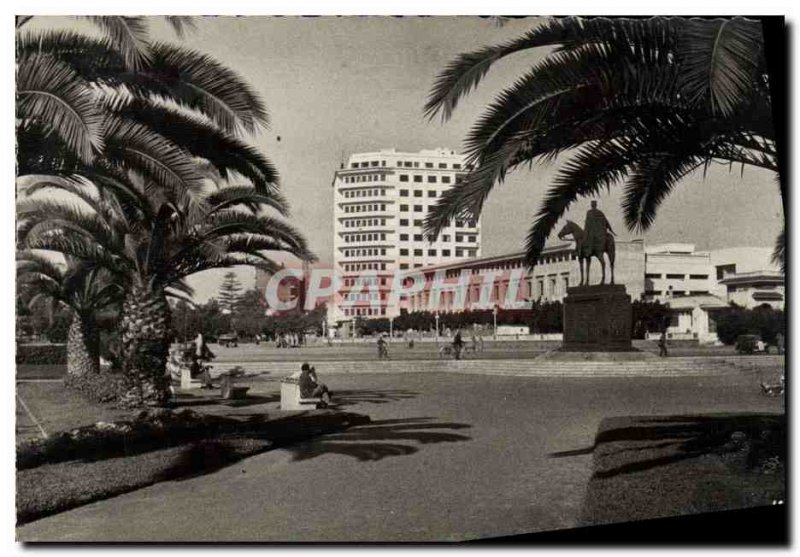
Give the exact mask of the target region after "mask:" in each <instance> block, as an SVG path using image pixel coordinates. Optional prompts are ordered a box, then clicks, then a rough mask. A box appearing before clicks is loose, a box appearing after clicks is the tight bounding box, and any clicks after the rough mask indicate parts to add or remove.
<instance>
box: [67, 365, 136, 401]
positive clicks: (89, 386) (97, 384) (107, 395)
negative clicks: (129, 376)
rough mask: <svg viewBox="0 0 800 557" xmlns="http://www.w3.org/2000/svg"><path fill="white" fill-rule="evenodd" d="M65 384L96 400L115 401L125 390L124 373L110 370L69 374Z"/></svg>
mask: <svg viewBox="0 0 800 557" xmlns="http://www.w3.org/2000/svg"><path fill="white" fill-rule="evenodd" d="M64 384H65V385H66V386H67V387H69V388H70V389H73V390H75V391H78V392H79V393H81V394H82V395H83V396H85V397H86V398H88V399H89V400H93V401H95V402H115V401H116V400H117V399H118V398H119V396H120V395H121V394H122V393H123V392H124V387H123V376H122V374H120V373H111V372H108V371H101V372H100V373H86V374H84V375H78V376H72V375H69V374H67V376H66V378H65V379H64Z"/></svg>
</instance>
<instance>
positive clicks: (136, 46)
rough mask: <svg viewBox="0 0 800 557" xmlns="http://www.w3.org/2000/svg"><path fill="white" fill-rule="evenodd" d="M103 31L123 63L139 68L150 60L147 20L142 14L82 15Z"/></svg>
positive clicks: (133, 68)
mask: <svg viewBox="0 0 800 557" xmlns="http://www.w3.org/2000/svg"><path fill="white" fill-rule="evenodd" d="M83 17H85V18H86V19H88V20H90V21H91V22H92V23H94V24H95V25H96V26H98V27H99V28H100V29H102V30H103V31H105V32H106V33H107V34H108V36H109V38H110V39H111V41H112V43H113V44H114V46H115V47H116V48H117V50H118V51H119V52H120V53H121V55H122V57H123V59H124V60H125V65H126V66H127V67H128V68H129V69H131V70H134V71H136V70H141V69H143V68H144V67H145V66H146V65H148V63H149V62H150V59H151V56H150V50H149V45H148V39H149V37H148V26H147V20H146V19H145V18H144V17H142V16H108V15H105V16H83Z"/></svg>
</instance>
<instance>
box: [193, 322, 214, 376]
mask: <svg viewBox="0 0 800 557" xmlns="http://www.w3.org/2000/svg"><path fill="white" fill-rule="evenodd" d="M215 357H216V356H215V355H214V353H213V352H212V351H211V350H210V349H209V348H208V345H207V344H206V340H205V339H204V338H203V333H197V337H196V338H195V339H194V350H193V351H192V364H191V366H192V371H191V375H192V377H197V376H199V377H200V381H201V382H202V385H201V387H200V388H202V389H213V388H214V385H213V384H212V382H211V373H210V369H211V366H207V365H205V363H206V362H208V361H209V360H213V359H214V358H215Z"/></svg>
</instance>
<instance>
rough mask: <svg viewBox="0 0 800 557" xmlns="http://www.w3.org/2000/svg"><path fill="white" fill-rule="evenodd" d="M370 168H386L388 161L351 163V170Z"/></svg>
mask: <svg viewBox="0 0 800 557" xmlns="http://www.w3.org/2000/svg"><path fill="white" fill-rule="evenodd" d="M370 166H386V161H369V162H367V161H364V162H361V163H358V162H353V163H350V168H369V167H370Z"/></svg>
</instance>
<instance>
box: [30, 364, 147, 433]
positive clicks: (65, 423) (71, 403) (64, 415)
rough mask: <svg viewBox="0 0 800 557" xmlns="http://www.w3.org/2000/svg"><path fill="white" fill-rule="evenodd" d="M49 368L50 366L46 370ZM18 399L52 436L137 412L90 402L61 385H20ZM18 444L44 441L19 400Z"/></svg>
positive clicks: (53, 383) (124, 417)
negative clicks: (20, 399)
mask: <svg viewBox="0 0 800 557" xmlns="http://www.w3.org/2000/svg"><path fill="white" fill-rule="evenodd" d="M44 367H49V366H44ZM17 395H18V397H20V398H22V400H23V401H24V402H25V405H26V406H27V407H28V409H29V410H30V411H31V412H32V413H33V415H34V416H35V417H36V419H37V420H38V421H39V423H40V424H41V426H42V427H43V428H44V430H45V431H46V432H47V433H48V434H51V433H55V432H59V431H66V430H70V429H74V428H76V427H81V426H85V425H89V424H93V423H97V422H99V421H103V422H112V421H116V420H126V419H130V417H131V416H132V415H133V412H131V411H130V410H121V409H119V408H115V407H113V406H110V405H104V404H97V403H93V402H89V401H87V400H86V399H85V398H83V397H82V396H80V395H79V394H78V393H75V392H73V391H71V390H69V389H67V388H66V387H64V385H63V384H62V383H61V382H48V383H18V384H17ZM16 435H17V442H19V441H23V440H26V439H32V438H37V437H41V432H40V431H39V428H38V427H36V425H35V424H34V422H33V420H32V419H31V417H30V416H29V415H28V413H27V412H26V411H25V409H24V408H23V406H22V404H20V403H19V400H17V427H16Z"/></svg>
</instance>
